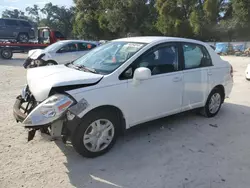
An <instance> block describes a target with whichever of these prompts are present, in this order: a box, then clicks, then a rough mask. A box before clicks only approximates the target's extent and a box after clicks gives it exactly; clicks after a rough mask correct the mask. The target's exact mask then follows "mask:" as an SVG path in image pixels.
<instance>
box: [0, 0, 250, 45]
mask: <svg viewBox="0 0 250 188" xmlns="http://www.w3.org/2000/svg"><path fill="white" fill-rule="evenodd" d="M74 3H75V5H74V7H71V8H66V7H63V6H62V7H60V6H57V5H53V4H52V3H47V4H46V5H45V6H44V7H43V8H41V7H39V6H37V5H33V7H27V8H26V13H25V12H22V11H20V10H5V11H3V14H2V16H3V17H8V18H23V19H30V20H32V21H33V22H36V23H37V25H38V26H49V27H52V28H54V29H56V30H60V31H61V32H63V33H64V34H65V35H66V36H71V37H73V36H74V37H76V38H84V39H91V40H99V39H113V38H118V37H127V36H137V35H166V36H177V37H189V38H196V39H200V40H205V41H212V40H243V39H245V40H247V39H250V36H249V35H248V31H249V29H250V1H248V0H115V1H114V0H74Z"/></svg>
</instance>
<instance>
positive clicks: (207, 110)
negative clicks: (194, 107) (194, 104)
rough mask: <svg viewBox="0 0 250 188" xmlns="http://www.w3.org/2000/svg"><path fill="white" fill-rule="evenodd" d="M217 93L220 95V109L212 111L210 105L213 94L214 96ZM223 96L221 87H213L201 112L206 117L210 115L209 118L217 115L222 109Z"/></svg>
mask: <svg viewBox="0 0 250 188" xmlns="http://www.w3.org/2000/svg"><path fill="white" fill-rule="evenodd" d="M215 94H219V95H220V103H219V107H218V109H217V110H216V111H215V112H211V111H210V110H209V105H210V102H211V99H212V96H214V95H215ZM223 97H224V95H223V93H222V91H221V90H220V89H218V88H215V89H213V90H212V91H211V93H210V94H209V96H208V98H207V102H206V105H205V106H204V107H203V108H202V109H201V114H202V115H203V116H205V117H208V118H210V117H214V116H216V115H217V114H218V112H219V111H220V108H221V105H222V103H223V101H224V98H223Z"/></svg>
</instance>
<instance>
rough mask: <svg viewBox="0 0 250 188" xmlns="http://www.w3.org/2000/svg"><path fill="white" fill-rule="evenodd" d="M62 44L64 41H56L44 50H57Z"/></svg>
mask: <svg viewBox="0 0 250 188" xmlns="http://www.w3.org/2000/svg"><path fill="white" fill-rule="evenodd" d="M62 45H63V43H62V42H56V43H54V44H51V45H49V46H48V47H46V48H44V51H45V52H49V51H53V50H55V49H57V48H60V46H62Z"/></svg>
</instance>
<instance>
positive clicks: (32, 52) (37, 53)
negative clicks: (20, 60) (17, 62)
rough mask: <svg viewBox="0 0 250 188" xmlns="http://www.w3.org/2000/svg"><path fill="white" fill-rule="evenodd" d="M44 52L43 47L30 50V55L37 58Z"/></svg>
mask: <svg viewBox="0 0 250 188" xmlns="http://www.w3.org/2000/svg"><path fill="white" fill-rule="evenodd" d="M42 53H44V50H42V49H36V50H30V51H29V52H28V57H29V58H31V59H37V58H38V57H39V56H40V55H41V54H42Z"/></svg>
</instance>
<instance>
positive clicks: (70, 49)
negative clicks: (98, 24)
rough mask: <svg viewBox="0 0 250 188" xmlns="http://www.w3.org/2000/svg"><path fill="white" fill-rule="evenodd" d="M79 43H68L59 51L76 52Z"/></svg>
mask: <svg viewBox="0 0 250 188" xmlns="http://www.w3.org/2000/svg"><path fill="white" fill-rule="evenodd" d="M76 51H77V45H76V44H75V43H71V44H67V45H65V46H63V47H62V48H60V50H58V52H59V53H67V52H76Z"/></svg>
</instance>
